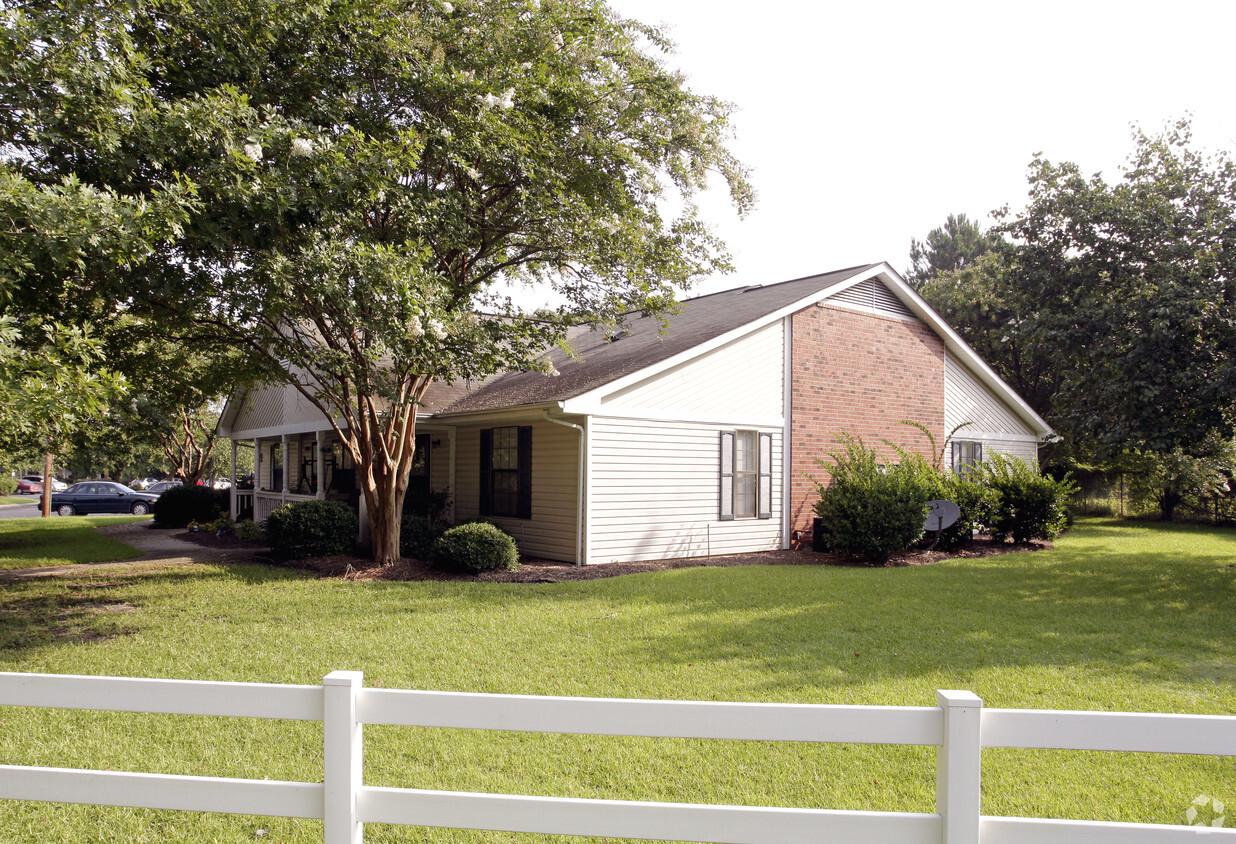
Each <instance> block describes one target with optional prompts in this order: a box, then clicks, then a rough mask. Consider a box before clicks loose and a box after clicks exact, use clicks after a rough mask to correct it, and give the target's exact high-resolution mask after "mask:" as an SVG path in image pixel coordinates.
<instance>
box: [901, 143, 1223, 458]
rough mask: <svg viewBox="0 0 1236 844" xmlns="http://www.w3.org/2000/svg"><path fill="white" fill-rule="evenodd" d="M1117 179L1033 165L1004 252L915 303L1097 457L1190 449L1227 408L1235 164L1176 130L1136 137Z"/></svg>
mask: <svg viewBox="0 0 1236 844" xmlns="http://www.w3.org/2000/svg"><path fill="white" fill-rule="evenodd" d="M1134 142H1135V149H1134V152H1133V153H1132V155H1131V156H1130V158H1129V159H1128V162H1127V165H1126V167H1125V168H1124V172H1123V175H1122V178H1120V179H1119V180H1117V181H1114V182H1110V183H1109V182H1108V181H1105V180H1104V179H1103V178H1102V177H1101V176H1099V175H1095V176H1091V177H1085V176H1083V175H1082V173H1081V172H1080V170H1079V168H1078V167H1077V165H1075V164H1071V163H1064V164H1053V163H1052V162H1050V161H1048V160H1046V159H1044V158H1042V157H1036V158H1035V160H1034V161H1033V162H1032V164H1031V165H1030V196H1029V203H1028V205H1027V207H1026V209H1025V211H1023V212H1021V213H1009V212H1008V211H1005V212H1003V215H1002V218H1001V222H1000V224H999V226H998V227H997V228H996V232H997V233H998V234H1000V235H1002V236H1003V237H1004V238H1006V241H1007V243H1008V247H1007V248H1004V249H1000V250H996V251H995V252H993V253H991V254H990V255H989V256H988V257H987V258H985V259H983V260H982V261H980V262H978V263H976V264H974V265H971V266H970V267H967V268H962V269H959V270H954V271H949V272H943V273H939V274H937V275H936V276H934V277H933V278H932V279H931V280H930V281H929V282H927V284H926V285H924V287H923V289H922V293H923V296H924V297H925V298H926V299H927V300H928V302H930V303H932V304H933V306H935V307H937V309H938V310H939V311H940V313H941V314H942V315H943V316H944V317H945V318H946V319H947V320H949V321H950V323H951V324H952V325H953V326H954V327H955V328H957V330H958V331H959V332H960V333H961V334H962V336H963V337H965V338H966V339H967V340H969V341H971V342H972V343H973V344H974V345H975V346H976V347H977V348H978V350H979V351H980V352H982V353H983V354H984V356H985V357H987V359H988V360H989V362H991V363H992V365H993V366H994V367H995V368H996V369H997V371H998V372H999V373H1000V374H1001V375H1002V376H1003V377H1005V378H1006V379H1007V380H1009V381H1010V383H1012V384H1013V386H1014V387H1016V388H1017V389H1019V390H1021V391H1022V392H1023V394H1024V395H1025V396H1026V398H1027V400H1029V401H1030V402H1031V403H1032V405H1034V406H1035V408H1036V410H1038V411H1039V412H1040V413H1042V414H1043V415H1044V416H1045V417H1046V418H1047V420H1048V421H1049V422H1050V423H1051V424H1052V425H1053V426H1055V427H1056V428H1057V430H1059V431H1060V432H1061V433H1062V434H1064V435H1065V436H1066V438H1068V439H1070V440H1072V441H1073V442H1075V443H1077V444H1080V445H1081V446H1082V447H1083V448H1085V449H1087V450H1089V451H1090V452H1091V453H1093V454H1098V455H1102V454H1108V455H1110V454H1114V453H1118V452H1120V451H1122V450H1145V451H1153V452H1172V451H1174V450H1176V449H1178V448H1182V449H1185V450H1186V451H1188V450H1189V449H1191V448H1194V447H1197V446H1199V445H1200V444H1202V443H1203V442H1205V441H1206V440H1207V438H1208V437H1209V436H1210V435H1211V434H1212V433H1218V434H1219V435H1221V436H1224V437H1229V438H1230V437H1231V435H1232V433H1233V424H1234V422H1236V419H1234V418H1233V414H1234V409H1236V307H1234V306H1236V165H1233V162H1232V161H1231V159H1230V158H1229V157H1228V156H1227V155H1226V154H1223V153H1218V154H1214V155H1209V156H1208V155H1206V154H1204V153H1202V152H1200V151H1198V150H1196V149H1194V147H1193V145H1192V140H1191V137H1190V133H1189V127H1188V124H1187V122H1180V123H1178V124H1176V125H1174V126H1171V127H1169V128H1167V129H1166V130H1164V131H1163V132H1162V133H1161V134H1159V135H1157V136H1148V135H1146V134H1145V133H1143V132H1142V131H1140V130H1139V131H1136V132H1135V133H1134Z"/></svg>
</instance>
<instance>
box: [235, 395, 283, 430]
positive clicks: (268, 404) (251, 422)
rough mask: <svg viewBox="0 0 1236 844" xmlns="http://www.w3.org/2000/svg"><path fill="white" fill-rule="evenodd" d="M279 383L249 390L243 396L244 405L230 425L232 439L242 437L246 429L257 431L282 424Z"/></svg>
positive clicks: (281, 396) (281, 400)
mask: <svg viewBox="0 0 1236 844" xmlns="http://www.w3.org/2000/svg"><path fill="white" fill-rule="evenodd" d="M284 389H285V388H284V387H283V386H282V385H279V384H271V385H270V386H268V387H262V388H260V389H255V390H250V391H249V394H248V395H246V396H245V399H244V402H245V403H244V406H243V407H242V408H241V409H240V412H239V413H238V414H236V422H235V423H234V424H233V425H232V436H233V438H234V439H244V438H245V432H246V431H259V430H261V429H263V428H274V427H277V426H279V425H282V424H283V391H284Z"/></svg>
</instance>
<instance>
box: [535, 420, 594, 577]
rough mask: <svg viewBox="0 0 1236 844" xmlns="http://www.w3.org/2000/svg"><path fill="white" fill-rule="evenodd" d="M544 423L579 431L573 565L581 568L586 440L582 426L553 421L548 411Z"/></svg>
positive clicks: (582, 562) (582, 560) (582, 558)
mask: <svg viewBox="0 0 1236 844" xmlns="http://www.w3.org/2000/svg"><path fill="white" fill-rule="evenodd" d="M545 421H546V422H553V423H554V424H555V425H561V426H563V427H564V428H574V429H575V430H576V431H579V468H578V469H577V470H576V477H577V478H578V488H577V490H576V498H575V565H577V566H582V565H583V564H584V465H585V458H586V456H587V455H586V454H585V449H586V438H585V434H586V432H585V431H584V426H583V425H576V424H575V423H574V422H565V421H563V420H561V419H555V418H554V417H552V416H550V415H549V411H548V410H546V411H545Z"/></svg>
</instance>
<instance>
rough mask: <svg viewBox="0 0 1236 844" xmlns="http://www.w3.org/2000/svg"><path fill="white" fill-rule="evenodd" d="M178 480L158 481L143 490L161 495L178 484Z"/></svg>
mask: <svg viewBox="0 0 1236 844" xmlns="http://www.w3.org/2000/svg"><path fill="white" fill-rule="evenodd" d="M180 485H181V483H180V481H159V482H158V483H153V484H151V485H150V486H148V487H146V488H145V489H144V490H142V491H143V492H149V493H150V494H152V495H162V494H163V493H165V492H167V491H168V490H169V489H171V488H172V487H174V486H180Z"/></svg>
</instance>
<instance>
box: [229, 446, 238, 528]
mask: <svg viewBox="0 0 1236 844" xmlns="http://www.w3.org/2000/svg"><path fill="white" fill-rule="evenodd" d="M228 480H230V481H231V482H232V483H231V486H229V487H228V497H229V498H230V499H231V501H232V519H233V520H235V519H236V517H237V516H239V515H240V505H238V504H237V503H236V440H232V471H231V475H230V476H229V477H228Z"/></svg>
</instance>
